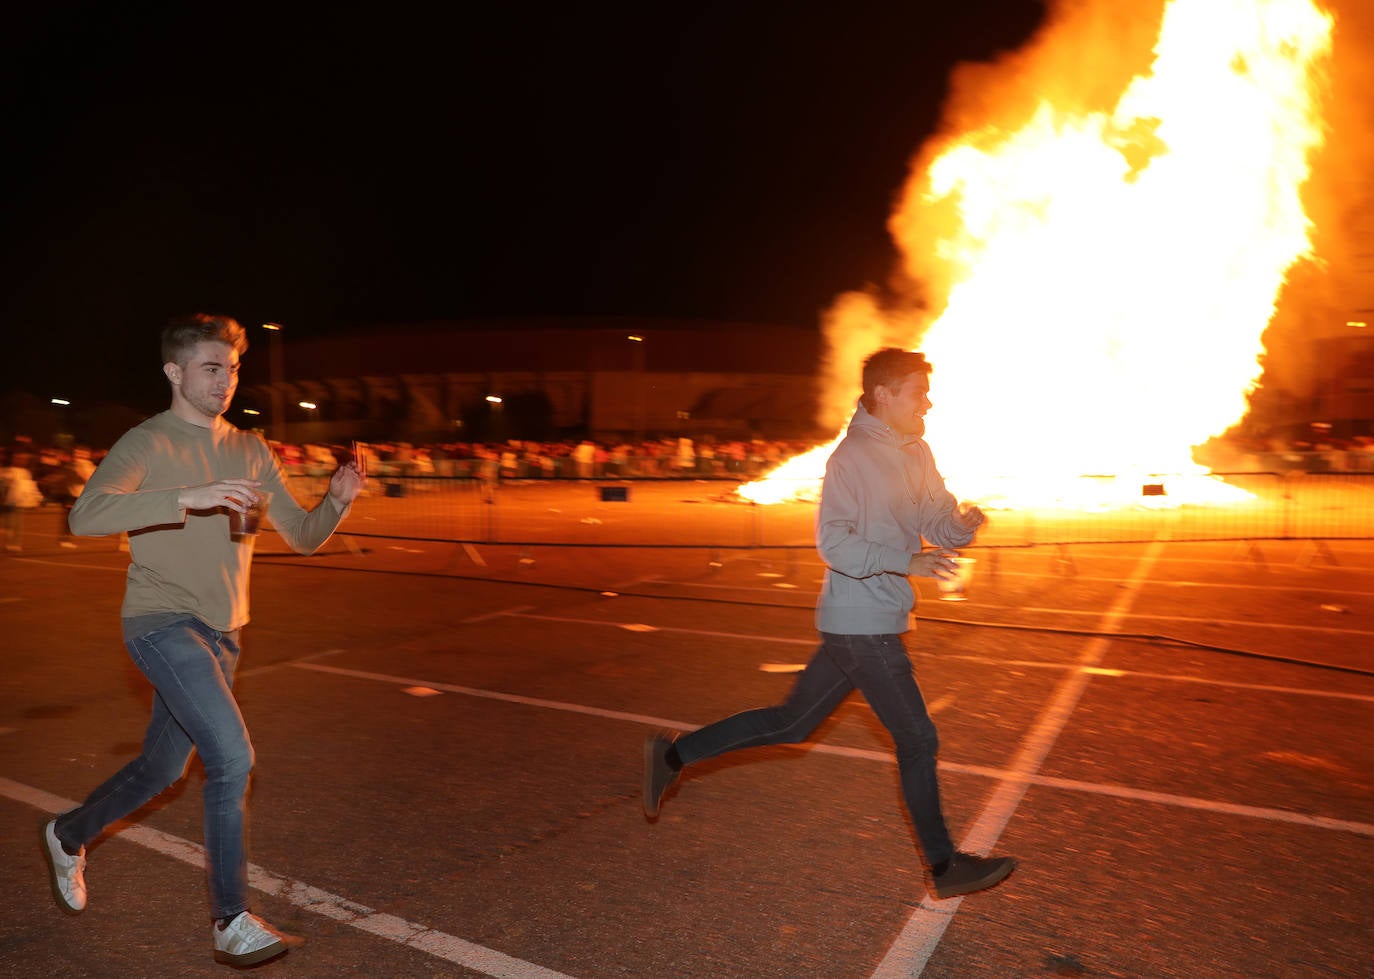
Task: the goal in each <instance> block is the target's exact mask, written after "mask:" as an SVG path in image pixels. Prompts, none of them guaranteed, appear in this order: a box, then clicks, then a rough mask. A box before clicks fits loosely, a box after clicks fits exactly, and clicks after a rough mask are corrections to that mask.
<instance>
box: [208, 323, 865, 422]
mask: <svg viewBox="0 0 1374 979" xmlns="http://www.w3.org/2000/svg"><path fill="white" fill-rule="evenodd" d="M281 336H282V337H283V340H284V342H283V347H284V351H283V357H282V360H283V363H282V365H281V367H280V369H279V371H278V372H277V373H278V375H279V376H278V377H276V378H275V379H274V378H273V377H271V376H270V373H269V371H268V370H267V369H266V367H265V365H264V364H258V363H257V361H258V360H265V358H257V357H253V356H250V358H249V359H248V360H247V361H246V362H245V366H246V370H245V375H246V376H245V377H244V379H243V381H242V383H241V384H240V387H239V394H238V397H237V399H236V402H235V412H234V415H233V416H232V417H233V420H234V422H235V424H238V425H240V426H241V427H261V428H263V429H265V430H268V431H272V430H273V424H272V419H271V417H270V416H271V411H272V406H273V404H274V403H275V404H281V405H284V406H285V410H286V415H287V417H286V419H285V426H284V437H285V439H286V440H287V441H290V442H308V441H340V440H346V439H349V438H362V439H401V440H406V441H412V442H436V441H439V442H442V441H499V440H504V439H507V438H525V439H556V438H567V437H590V438H595V439H619V438H623V439H634V438H646V437H662V436H674V435H688V436H692V437H694V438H700V437H702V436H715V437H718V438H729V439H738V438H751V437H762V438H811V437H818V436H819V434H820V433H818V432H817V431H816V426H815V416H816V382H815V378H816V376H817V375H818V374H819V372H820V371H819V358H820V338H819V335H818V334H817V332H816V331H815V330H806V329H798V328H793V327H780V326H766V325H757V324H734V323H710V322H694V321H680V320H650V319H635V318H618V317H617V318H605V319H562V318H548V319H532V318H526V319H518V320H517V319H488V320H464V321H458V322H434V323H409V324H395V325H386V326H379V327H377V328H376V329H375V330H372V331H368V332H362V333H353V334H349V335H346V336H339V337H331V338H305V339H293V338H292V336H291V331H290V328H289V325H288V327H287V329H286V330H285V331H283V333H282V334H281ZM253 339H254V340H255V341H257V342H258V343H259V344H261V343H262V340H261V338H259V337H254V338H253ZM259 349H260V348H259ZM257 352H258V350H256V349H255V350H254V353H255V354H256V353H257ZM857 383H858V382H857V378H856V380H855V384H856V394H857ZM274 387H275V388H276V389H277V390H276V393H277V394H278V395H279V397H277V398H274V397H273V393H274ZM303 403H304V404H305V405H309V406H311V407H302V404H303ZM243 411H249V412H257V413H258V414H257V415H253V416H247V417H245V416H243V415H241V414H239V413H240V412H243ZM826 434H827V435H828V434H833V433H826Z"/></svg>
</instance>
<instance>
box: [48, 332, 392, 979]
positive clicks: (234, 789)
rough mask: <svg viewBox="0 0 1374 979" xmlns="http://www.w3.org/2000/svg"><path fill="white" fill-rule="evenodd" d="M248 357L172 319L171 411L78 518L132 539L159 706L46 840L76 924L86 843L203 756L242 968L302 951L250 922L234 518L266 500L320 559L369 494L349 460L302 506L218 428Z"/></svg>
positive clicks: (228, 934)
mask: <svg viewBox="0 0 1374 979" xmlns="http://www.w3.org/2000/svg"><path fill="white" fill-rule="evenodd" d="M247 347H248V343H247V340H246V338H245V336H244V331H243V328H242V327H241V326H240V325H239V324H238V323H237V322H235V321H234V320H232V319H229V318H228V317H220V316H207V315H205V314H197V315H195V316H190V317H186V318H184V319H178V320H174V321H173V322H172V323H171V324H170V325H169V326H168V327H167V328H166V329H165V330H164V331H163V334H162V361H163V366H162V370H163V373H164V374H165V375H166V377H167V382H168V383H169V384H170V385H171V389H172V404H171V408H170V409H169V410H167V411H164V412H162V413H161V414H158V415H155V416H153V417H152V418H150V419H148V420H147V421H145V422H143V423H142V424H141V425H138V426H136V427H134V428H132V429H130V430H129V431H128V432H126V433H125V434H124V435H123V436H122V437H121V438H120V439H119V441H117V442H116V443H115V445H114V447H113V448H111V449H110V452H109V454H108V455H107V456H106V457H105V459H104V460H103V461H102V462H101V464H100V466H99V467H98V468H97V469H96V471H95V473H94V474H93V475H92V476H91V478H90V480H89V481H88V482H87V484H86V488H85V491H84V492H83V493H82V494H81V497H80V498H79V499H78V500H77V501H76V504H75V506H73V507H72V511H71V528H72V531H73V533H76V534H79V535H82V536H102V535H106V534H118V533H127V534H128V535H129V550H130V557H131V561H132V563H131V564H130V566H129V573H128V583H127V587H126V590H125V594H124V606H123V609H122V612H121V615H122V618H123V623H124V630H123V631H124V644H125V647H126V648H127V649H128V651H129V655H130V656H131V657H132V659H133V661H134V663H135V665H137V666H138V668H139V670H141V671H142V673H143V675H144V676H146V677H147V678H148V680H149V682H150V683H152V685H153V687H154V689H155V691H156V695H155V696H154V698H153V711H152V719H151V720H150V722H149V724H148V728H147V733H146V734H145V736H144V741H143V751H142V753H141V754H140V755H139V756H138V757H137V758H135V759H134V760H133V761H131V762H129V764H127V765H125V766H124V767H123V768H122V769H120V770H119V771H118V772H116V773H115V774H114V775H113V776H111V777H110V778H109V779H108V780H107V781H106V782H105V783H104V784H102V785H101V786H99V787H98V788H97V789H96V790H95V791H94V792H92V793H91V794H90V796H89V797H88V798H87V799H86V801H85V802H83V803H82V804H81V805H80V806H78V807H77V808H76V809H73V810H71V811H69V812H65V813H62V814H60V815H59V816H57V818H55V819H52V820H49V821H48V822H46V823H45V824H44V825H43V828H42V835H43V852H44V855H45V856H46V857H47V860H48V864H49V869H50V871H51V883H52V888H53V894H54V896H55V897H56V898H57V901H58V905H59V907H61V908H62V909H63V910H64V911H67V912H69V913H72V914H76V913H79V912H80V911H82V910H83V909H84V908H85V906H86V882H85V865H86V844H87V843H89V842H90V841H91V840H93V839H95V838H96V837H97V836H99V835H100V833H101V832H103V831H104V830H105V828H106V827H108V826H109V825H110V824H112V823H114V822H117V821H118V820H120V819H123V818H124V817H126V816H127V815H129V814H130V813H131V812H133V811H135V810H136V809H138V808H139V807H141V806H143V805H144V804H145V803H147V802H148V801H149V800H151V799H152V798H153V797H155V796H157V795H158V794H159V793H161V792H162V791H163V790H164V789H166V788H167V787H168V786H170V785H172V784H173V783H175V782H177V781H178V780H180V779H181V777H182V776H183V775H184V774H185V772H186V766H187V763H188V762H189V761H190V757H191V752H192V750H195V751H197V752H199V754H200V757H201V761H202V762H203V763H204V766H205V855H206V863H207V865H208V866H207V869H208V872H209V884H210V901H211V913H212V915H213V917H214V919H215V924H214V926H213V928H212V937H213V944H214V956H215V959H216V961H219V962H224V963H227V964H229V965H235V966H243V965H252V964H254V963H257V962H262V961H265V960H267V959H270V958H272V957H274V956H277V955H281V954H282V953H283V952H286V951H287V950H288V948H290V947H291V946H292V945H295V944H299V942H300V940H299V939H296V938H294V937H291V936H287V935H283V934H282V933H280V932H278V931H277V930H276V929H274V928H272V927H271V926H270V925H268V924H267V923H266V922H264V921H263V920H262V919H261V918H258V917H257V916H256V915H254V914H252V913H251V912H250V911H249V910H248V873H247V868H248V860H247V852H246V846H245V825H244V809H245V797H246V795H247V789H248V776H249V772H250V771H251V770H252V767H253V747H252V744H251V743H250V741H249V738H248V731H247V729H246V728H245V726H244V722H243V717H242V715H241V714H240V713H239V708H238V704H237V702H236V701H235V700H234V694H233V689H232V688H233V682H234V670H235V667H236V666H237V663H238V658H239V630H240V628H242V627H243V626H244V625H245V624H246V623H247V622H248V575H249V569H250V566H251V563H252V558H253V539H254V538H253V535H252V534H251V533H250V534H245V533H242V532H241V531H242V529H243V528H242V527H240V525H239V523H238V521H239V520H241V519H242V517H243V515H245V514H246V513H247V511H248V510H249V508H250V506H252V505H253V504H254V503H257V502H259V500H260V499H261V500H263V501H270V502H269V503H268V510H267V514H268V516H269V518H270V519H271V521H272V525H273V527H274V528H275V529H276V531H277V532H278V533H279V534H280V535H281V536H282V539H283V540H285V541H286V543H287V544H288V545H289V546H290V547H291V548H292V549H293V550H295V551H297V552H298V553H301V554H310V553H312V552H314V551H315V550H317V549H318V548H319V547H320V546H321V545H323V544H324V542H325V541H327V540H328V539H329V536H330V535H331V534H332V533H333V532H334V529H335V528H336V527H338V525H339V523H340V521H341V520H342V519H343V517H344V516H345V514H347V512H348V509H349V506H350V505H351V504H352V502H353V500H354V499H356V498H357V496H358V494H359V492H361V490H362V488H363V484H364V482H365V477H364V476H363V474H361V473H359V472H358V471H357V470H356V469H355V468H354V466H353V464H352V463H349V464H348V465H344V466H341V467H340V468H339V469H338V470H337V471H336V472H335V473H334V475H333V477H332V478H331V479H330V482H329V492H328V493H327V494H326V495H325V497H324V498H323V499H322V500H320V501H319V503H318V504H316V506H315V507H314V508H313V509H312V510H309V511H306V510H303V509H302V508H301V507H300V506H299V505H298V504H297V503H296V501H295V500H294V499H293V498H292V496H291V493H290V491H289V490H288V489H287V486H286V479H285V476H284V474H283V472H282V469H281V466H280V465H279V464H278V462H277V459H276V457H275V456H274V455H273V453H272V450H271V449H270V448H269V447H268V445H267V443H266V442H264V441H263V439H262V438H261V437H260V436H258V435H256V434H252V433H248V432H242V431H240V430H239V429H237V428H235V427H234V426H233V425H231V424H230V423H229V422H227V421H225V420H224V417H223V416H224V413H225V411H227V410H228V408H229V404H230V402H231V401H232V400H233V397H234V390H235V388H236V387H237V386H238V372H239V357H240V355H241V354H243V352H244V351H245V350H246V349H247ZM269 494H270V495H269Z"/></svg>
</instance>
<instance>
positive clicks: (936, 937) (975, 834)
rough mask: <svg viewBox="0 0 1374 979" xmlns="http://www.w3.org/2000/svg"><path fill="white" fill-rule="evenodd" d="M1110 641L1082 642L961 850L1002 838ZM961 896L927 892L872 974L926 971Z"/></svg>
mask: <svg viewBox="0 0 1374 979" xmlns="http://www.w3.org/2000/svg"><path fill="white" fill-rule="evenodd" d="M1163 549H1164V545H1163V544H1162V543H1160V542H1158V541H1157V542H1155V543H1153V544H1151V545H1150V546H1149V547H1147V548H1146V550H1145V553H1144V554H1143V555H1142V556H1141V558H1140V563H1139V564H1137V565H1136V568H1135V571H1134V573H1133V574H1132V575H1131V579H1130V582H1129V583H1128V584H1127V585H1126V587H1125V588H1124V589H1123V590H1122V592H1121V594H1120V595H1118V596H1117V599H1116V601H1115V602H1113V603H1112V607H1111V608H1110V609H1108V610H1107V614H1106V615H1104V616H1103V618H1102V624H1101V626H1100V627H1099V631H1101V632H1105V633H1110V632H1116V631H1118V627H1119V626H1120V624H1121V620H1122V619H1123V618H1124V617H1125V615H1126V612H1127V611H1128V610H1129V609H1130V607H1131V604H1132V603H1133V602H1134V601H1135V599H1136V596H1137V595H1138V594H1139V593H1140V590H1141V588H1142V587H1143V586H1144V584H1145V581H1146V577H1147V576H1148V575H1149V573H1150V568H1151V567H1152V566H1153V565H1154V562H1155V560H1156V559H1157V558H1158V557H1159V554H1160V552H1161V551H1162V550H1163ZM1110 644H1111V640H1110V639H1108V638H1106V637H1103V636H1098V637H1095V638H1093V639H1092V640H1090V641H1089V642H1088V644H1087V646H1085V647H1084V649H1083V652H1082V654H1081V655H1080V656H1079V658H1078V666H1079V667H1080V668H1079V669H1077V670H1074V671H1073V672H1071V673H1069V674H1068V675H1067V676H1065V677H1064V679H1063V680H1062V681H1060V684H1059V687H1058V689H1057V690H1055V692H1054V697H1053V699H1052V700H1051V701H1050V704H1049V706H1048V707H1047V708H1046V709H1045V711H1044V713H1043V714H1041V715H1040V719H1039V720H1038V721H1037V722H1036V724H1035V726H1034V727H1033V728H1031V731H1030V733H1029V734H1027V735H1026V737H1025V738H1024V739H1023V740H1022V742H1021V749H1020V751H1018V752H1017V754H1016V757H1015V758H1014V759H1012V763H1011V771H1010V772H1009V773H1008V777H1007V778H1004V779H1002V780H1000V781H999V782H998V783H997V786H996V787H995V788H994V789H993V793H992V797H991V798H990V799H988V802H987V804H986V805H985V806H984V807H983V811H982V813H981V814H980V815H979V817H978V819H977V821H976V822H974V824H973V828H972V829H970V830H969V832H968V834H967V835H966V836H965V837H964V840H963V843H962V844H961V848H962V849H965V850H969V851H971V852H973V853H980V854H982V853H987V852H988V851H989V850H991V849H992V847H993V845H994V844H995V843H996V842H997V840H998V839H999V838H1000V837H1001V835H1002V832H1003V831H1004V830H1005V829H1006V827H1007V824H1008V823H1009V822H1011V817H1012V816H1013V815H1014V814H1015V813H1016V810H1017V808H1018V807H1019V806H1020V805H1021V800H1022V799H1023V798H1024V797H1025V795H1026V791H1027V789H1029V788H1030V785H1031V782H1032V780H1033V778H1034V776H1035V775H1037V774H1038V773H1039V771H1040V767H1041V766H1042V765H1043V764H1044V763H1045V758H1046V757H1048V755H1049V753H1050V749H1051V748H1053V747H1054V743H1055V742H1056V741H1057V740H1058V739H1059V735H1060V734H1061V733H1062V732H1063V730H1064V728H1065V726H1067V724H1068V723H1069V718H1070V717H1071V716H1072V714H1073V712H1074V709H1075V708H1076V707H1077V706H1078V701H1079V700H1080V699H1081V698H1082V696H1083V691H1084V690H1086V689H1087V687H1088V684H1089V683H1090V682H1092V674H1091V673H1090V672H1088V670H1087V668H1090V667H1094V666H1097V665H1098V664H1099V663H1100V662H1101V661H1102V657H1103V656H1105V655H1106V652H1107V647H1108V646H1109V645H1110ZM963 900H964V899H963V898H961V897H957V898H952V899H949V900H945V901H937V900H935V899H934V898H933V897H930V896H927V897H926V898H925V899H924V900H923V901H922V902H921V904H920V906H919V907H918V908H917V909H916V910H915V911H914V912H913V913H912V915H911V918H910V919H908V921H907V923H906V926H905V927H904V928H903V929H902V931H901V934H899V935H898V936H897V940H896V941H895V942H894V943H893V944H892V947H891V948H890V949H888V952H887V955H885V956H884V957H883V960H882V962H880V963H879V964H878V968H877V969H875V970H874V972H873V975H874V976H875V977H884V979H889V977H890V979H896V977H899V976H901V977H911V976H919V975H920V974H921V973H922V972H923V971H924V970H925V967H926V963H928V962H929V961H930V956H931V955H932V954H934V952H935V949H936V947H938V946H939V944H940V939H941V938H942V937H943V936H944V934H945V929H946V928H948V927H949V924H950V922H951V921H953V920H954V915H955V914H957V913H958V911H959V907H960V905H961V904H963Z"/></svg>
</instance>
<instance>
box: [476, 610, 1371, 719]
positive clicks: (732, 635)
mask: <svg viewBox="0 0 1374 979" xmlns="http://www.w3.org/2000/svg"><path fill="white" fill-rule="evenodd" d="M533 607H534V606H532V605H522V606H520V607H519V608H514V609H505V610H503V611H500V612H492V613H491V614H490V615H484V616H479V617H478V618H476V619H466V620H464V621H467V622H477V621H481V620H482V619H490V618H496V617H497V616H502V615H509V616H510V617H511V618H517V619H532V620H535V621H539V622H565V623H568V624H571V625H590V626H601V627H603V628H612V629H623V628H625V623H623V622H615V621H611V620H609V619H579V618H575V617H572V616H556V615H525V614H523V612H524V610H525V609H528V608H533ZM657 628H658V631H659V632H673V633H677V634H679V635H686V636H706V637H707V638H710V639H738V640H740V641H741V642H749V643H758V642H772V643H783V644H785V645H789V646H811V647H814V646H815V645H816V640H815V639H788V638H787V637H785V636H760V635H752V634H748V633H742V632H718V631H714V630H709V629H686V628H682V627H680V626H671V625H662V626H658V627H657ZM1108 638H1110V637H1108ZM912 653H913V655H915V656H918V657H919V656H922V655H929V656H936V655H937V654H932V653H927V652H925V651H924V650H922V649H921V648H920V647H919V646H916V647H915V648H914V649H913V650H912ZM938 658H940V659H958V660H963V661H965V662H973V663H986V664H988V665H989V666H1000V667H1007V668H1012V667H1027V668H1032V669H1044V670H1081V669H1082V668H1083V667H1082V664H1081V663H1053V662H1042V661H1040V660H1002V659H994V658H992V657H989V656H965V655H961V654H957V653H956V654H949V655H946V654H943V653H942V654H938ZM1316 665H1321V664H1316ZM1121 676H1125V677H1142V678H1145V679H1149V680H1172V681H1175V682H1178V683H1200V684H1204V685H1207V686H1216V687H1231V688H1234V689H1236V690H1263V691H1267V692H1270V693H1286V694H1298V695H1302V696H1308V697H1331V698H1334V699H1336V700H1358V701H1370V702H1374V697H1371V696H1368V695H1364V694H1356V693H1346V692H1344V691H1335V690H1310V689H1307V688H1305V687H1281V686H1275V685H1272V684H1259V683H1240V682H1238V681H1233V680H1209V679H1206V678H1204V677H1192V676H1182V675H1176V674H1170V673H1144V672H1136V671H1130V670H1126V671H1122V672H1121Z"/></svg>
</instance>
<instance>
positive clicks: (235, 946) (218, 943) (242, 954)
mask: <svg viewBox="0 0 1374 979" xmlns="http://www.w3.org/2000/svg"><path fill="white" fill-rule="evenodd" d="M210 930H211V931H212V932H213V934H214V939H215V961H216V962H222V963H224V964H225V965H232V966H245V965H257V964H258V963H259V962H266V961H267V960H268V959H273V958H276V957H277V956H278V955H285V954H286V953H287V952H289V951H291V949H293V948H296V947H297V946H300V945H304V944H305V939H304V938H298V937H296V936H295V935H285V934H283V933H281V932H279V931H277V929H275V928H273V927H272V926H271V925H269V924H268V923H267V922H265V921H263V920H262V919H261V918H259V917H258V916H257V915H255V914H251V913H249V912H248V911H244V912H242V913H240V914H239V916H238V917H236V918H235V919H234V920H233V921H231V922H229V924H227V925H225V926H224V927H223V928H221V927H220V926H219V925H217V924H216V925H211V926H210Z"/></svg>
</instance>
